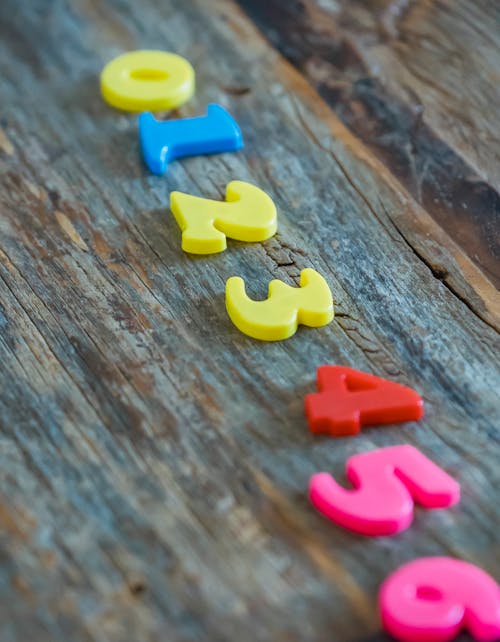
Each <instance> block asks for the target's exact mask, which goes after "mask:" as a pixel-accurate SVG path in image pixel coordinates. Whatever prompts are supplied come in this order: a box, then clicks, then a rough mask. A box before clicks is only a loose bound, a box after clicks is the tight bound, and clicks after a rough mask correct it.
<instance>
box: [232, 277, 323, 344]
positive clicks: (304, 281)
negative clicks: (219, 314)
mask: <svg viewBox="0 0 500 642" xmlns="http://www.w3.org/2000/svg"><path fill="white" fill-rule="evenodd" d="M226 308H227V312H228V314H229V317H230V319H231V321H232V322H233V323H234V325H235V326H236V327H237V328H238V329H239V330H241V331H242V332H244V333H245V334H248V335H249V336H250V337H254V338H255V339H261V340H262V341H280V340H281V339H287V338H288V337H291V336H292V335H293V334H295V332H296V331H297V326H298V325H299V324H302V325H308V326H311V327H314V328H317V327H319V326H322V325H326V324H327V323H330V321H331V320H332V319H333V301H332V293H331V292H330V288H329V287H328V285H327V283H326V281H325V279H324V278H323V277H322V276H321V275H320V274H318V273H317V272H316V271H315V270H313V269H311V268H306V269H305V270H302V272H301V273H300V288H292V287H290V286H289V285H286V283H283V282H282V281H278V280H277V279H275V280H273V281H271V283H270V284H269V295H268V298H267V299H266V300H265V301H253V300H252V299H249V298H248V296H247V295H246V292H245V282H244V281H243V279H241V278H240V277H239V276H233V277H231V278H230V279H228V281H227V283H226Z"/></svg>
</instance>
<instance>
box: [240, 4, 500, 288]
mask: <svg viewBox="0 0 500 642" xmlns="http://www.w3.org/2000/svg"><path fill="white" fill-rule="evenodd" d="M240 4H241V5H242V6H244V7H245V9H246V11H247V12H248V14H249V15H250V16H251V17H252V18H253V19H254V20H256V21H257V23H258V25H259V26H260V27H261V28H262V30H263V31H264V33H265V34H266V35H267V36H268V37H269V38H270V40H271V42H272V43H273V45H275V46H276V47H277V48H278V49H279V50H280V51H281V52H282V53H283V54H284V55H285V56H286V57H287V58H288V59H289V60H290V61H291V62H292V63H293V64H294V65H295V66H296V67H297V68H298V69H300V70H301V71H302V72H303V73H304V74H305V75H306V76H307V78H308V79H309V80H310V81H311V83H312V84H313V85H314V86H315V87H316V88H317V90H318V92H319V93H320V94H321V96H322V97H323V98H324V99H325V100H326V101H327V102H328V104H329V105H330V106H332V107H333V109H334V110H335V112H336V114H337V115H338V116H339V118H340V119H341V120H342V122H343V123H344V124H345V125H346V126H347V127H348V128H349V130H350V131H351V132H352V133H353V134H354V135H355V136H356V137H357V138H358V139H360V140H361V141H362V142H363V143H364V144H365V145H367V146H368V147H369V148H370V150H371V151H373V152H374V154H375V155H376V156H377V158H379V159H380V160H381V161H382V162H383V163H384V165H385V166H387V168H388V169H389V171H390V172H391V173H393V174H394V176H395V177H396V178H397V179H398V180H399V181H400V182H401V183H402V185H404V187H405V188H406V189H407V190H408V191H409V192H410V193H411V195H412V196H413V198H415V199H416V200H417V202H418V203H420V204H421V205H422V206H423V207H424V208H425V209H426V211H427V212H428V213H429V214H430V215H431V216H432V217H433V218H434V219H435V220H436V221H437V223H438V224H439V225H441V226H442V227H443V229H444V230H445V231H446V232H447V234H448V235H449V236H450V237H451V238H452V239H453V240H454V241H455V242H456V243H457V244H458V245H459V246H460V247H461V248H463V249H464V250H465V252H466V253H467V255H468V256H469V257H471V258H472V259H473V260H474V262H475V263H476V264H477V265H478V266H479V268H480V269H481V271H482V272H483V273H484V275H485V277H486V278H488V279H489V280H491V282H492V283H493V284H494V285H496V286H497V287H498V285H499V284H500V234H499V233H498V230H499V229H500V195H499V193H498V190H499V188H500V173H499V169H498V168H499V167H500V162H499V161H500V156H499V151H498V150H499V149H500V141H499V138H498V132H499V131H500V121H499V116H498V110H497V109H494V108H492V106H493V105H497V104H499V103H500V83H499V82H498V73H497V70H498V51H499V50H500V37H499V30H498V28H497V26H498V24H499V23H500V6H499V5H498V3H496V2H492V1H491V0H481V2H479V3H470V2H466V1H465V0H463V1H462V0H459V1H458V2H454V3H452V4H450V3H440V2H426V1H412V2H407V1H405V2H401V1H396V2H395V1H394V0H392V1H390V2H389V1H387V0H372V1H371V2H351V1H349V2H347V1H346V2H337V1H335V2H331V3H328V2H319V1H318V0H308V1H307V2H302V3H287V5H286V6H283V4H282V3H281V2H279V1H278V0H271V2H267V0H266V1H264V0H257V1H256V2H254V1H253V0H252V1H251V2H247V1H246V0H241V2H240Z"/></svg>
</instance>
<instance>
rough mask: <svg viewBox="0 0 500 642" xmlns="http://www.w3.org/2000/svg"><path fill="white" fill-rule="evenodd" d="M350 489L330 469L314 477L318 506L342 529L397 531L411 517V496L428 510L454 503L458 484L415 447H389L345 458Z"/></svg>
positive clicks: (311, 487) (313, 493)
mask: <svg viewBox="0 0 500 642" xmlns="http://www.w3.org/2000/svg"><path fill="white" fill-rule="evenodd" d="M347 477H348V479H349V481H350V482H351V483H352V485H353V486H354V488H355V490H346V489H345V488H342V487H341V486H339V485H338V484H337V482H336V481H335V480H334V479H333V477H332V476H331V475H329V474H328V473H317V474H316V475H313V476H312V478H311V481H310V483H309V496H310V499H311V502H312V503H313V504H314V505H315V506H316V508H317V509H318V510H319V511H320V512H321V513H323V514H324V515H326V516H327V517H328V518H330V519H331V520H333V521H334V522H336V523H337V524H340V525H341V526H343V527H344V528H348V529H349V530H352V531H355V532H356V533H362V534H364V535H394V534H395V533H399V532H400V531H402V530H404V529H405V528H408V526H409V525H410V524H411V521H412V519H413V499H415V501H417V502H418V503H419V504H422V506H426V507H427V508H442V507H445V506H451V505H453V504H456V503H457V502H458V500H459V498H460V486H459V485H458V483H457V482H456V481H455V480H454V479H452V478H451V477H450V476H449V475H447V474H446V473H445V472H444V470H442V469H441V468H439V467H438V466H436V464H434V463H433V462H432V461H430V459H427V457H425V456H424V455H423V454H422V453H421V452H420V451H419V450H417V449H416V448H414V447H413V446H408V445H407V446H391V447H390V448H381V449H380V450H375V451H373V452H369V453H363V454H361V455H355V456H354V457H351V458H350V459H348V460H347Z"/></svg>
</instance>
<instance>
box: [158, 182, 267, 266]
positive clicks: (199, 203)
mask: <svg viewBox="0 0 500 642" xmlns="http://www.w3.org/2000/svg"><path fill="white" fill-rule="evenodd" d="M170 209H171V210H172V214H173V215H174V217H175V220H176V221H177V223H178V224H179V227H180V228H181V230H182V249H183V250H184V252H190V253H191V254H215V253H217V252H222V251H223V250H225V249H226V236H229V238H232V239H236V240H237V241H265V240H266V239H268V238H269V237H271V236H272V235H273V234H275V233H276V229H277V214H276V207H275V205H274V203H273V201H272V199H271V198H270V197H269V196H268V195H267V194H266V193H265V192H263V191H262V190H261V189H259V188H258V187H255V186H254V185H251V184H250V183H244V182H243V181H231V182H230V183H228V185H227V187H226V201H225V202H221V201H212V200H210V199H208V198H200V197H198V196H191V195H190V194H183V193H182V192H172V193H171V195H170Z"/></svg>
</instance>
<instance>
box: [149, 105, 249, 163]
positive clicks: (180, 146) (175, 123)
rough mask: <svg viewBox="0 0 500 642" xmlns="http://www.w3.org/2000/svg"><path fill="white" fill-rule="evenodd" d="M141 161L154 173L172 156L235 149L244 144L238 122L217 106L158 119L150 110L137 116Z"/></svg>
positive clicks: (213, 152)
mask: <svg viewBox="0 0 500 642" xmlns="http://www.w3.org/2000/svg"><path fill="white" fill-rule="evenodd" d="M139 137H140V140H141V148H142V155H143V156H144V161H145V162H146V165H147V166H148V167H149V169H150V170H151V171H152V172H153V174H164V173H165V171H166V169H167V165H168V163H169V162H170V161H172V160H174V159H175V158H181V157H182V156H196V155H198V154H215V153H220V152H234V151H236V150H238V149H241V148H242V147H243V138H242V135H241V130H240V128H239V127H238V124H237V123H236V121H235V120H234V118H233V117H232V116H231V114H230V113H229V112H227V111H226V110H225V109H224V108H223V107H221V106H220V105H215V104H212V105H208V107H207V114H206V116H197V117H196V118H180V119H178V120H165V121H158V120H156V119H155V117H154V116H153V114H151V113H150V112H147V111H146V112H144V113H142V114H141V115H140V116H139Z"/></svg>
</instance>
